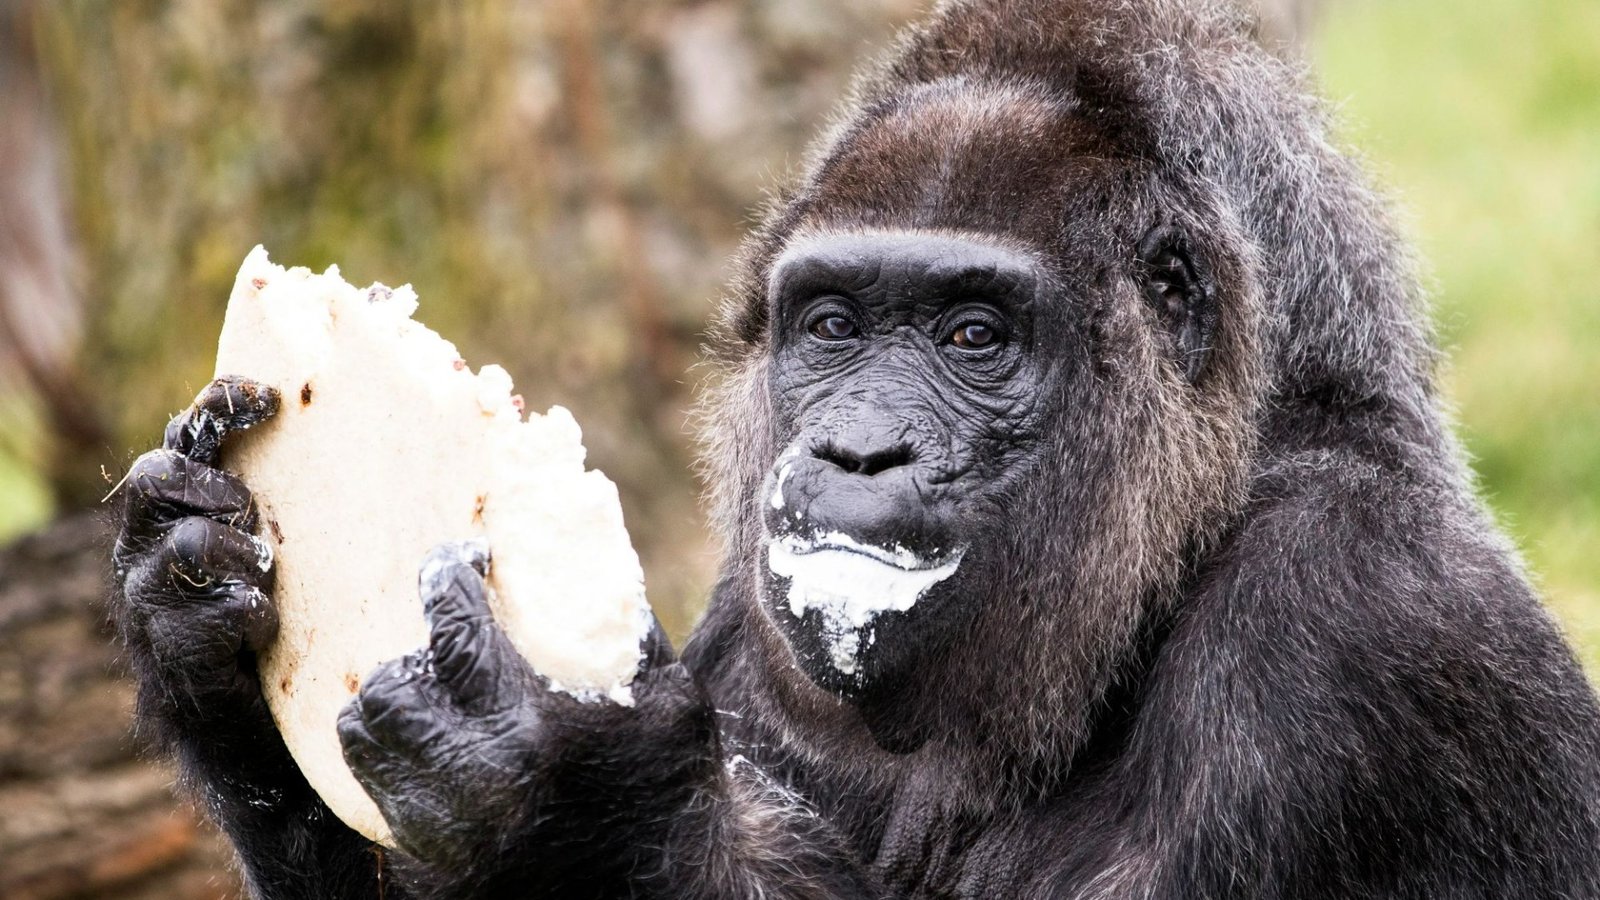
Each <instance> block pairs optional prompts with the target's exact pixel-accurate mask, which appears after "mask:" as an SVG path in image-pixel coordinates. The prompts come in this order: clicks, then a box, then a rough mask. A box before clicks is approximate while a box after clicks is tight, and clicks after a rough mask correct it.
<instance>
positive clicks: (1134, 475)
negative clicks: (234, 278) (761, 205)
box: [114, 0, 1600, 900]
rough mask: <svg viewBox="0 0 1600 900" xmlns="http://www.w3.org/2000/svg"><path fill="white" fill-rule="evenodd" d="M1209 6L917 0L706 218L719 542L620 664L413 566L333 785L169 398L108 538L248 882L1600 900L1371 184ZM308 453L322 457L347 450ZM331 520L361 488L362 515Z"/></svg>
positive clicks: (1535, 666)
mask: <svg viewBox="0 0 1600 900" xmlns="http://www.w3.org/2000/svg"><path fill="white" fill-rule="evenodd" d="M1247 34H1248V28H1247V23H1244V22H1241V21H1239V18H1238V16H1237V14H1236V13H1234V12H1232V11H1230V9H1229V8H1228V7H1227V5H1226V4H1224V3H1222V2H1216V3H1208V2H1204V0H1194V2H1178V0H1055V2H1050V0H955V2H947V3H944V4H943V5H941V6H940V7H938V8H937V9H936V10H935V11H934V12H933V13H932V15H931V16H930V17H929V19H928V20H927V21H926V22H925V23H924V24H922V25H920V26H918V27H915V28H913V29H912V30H910V31H909V32H908V33H907V34H906V35H905V36H904V37H903V38H902V39H901V41H900V43H899V44H898V46H897V48H896V49H895V51H894V52H893V53H892V54H891V55H890V57H889V58H888V59H887V61H886V62H884V63H883V64H881V65H880V66H879V67H877V68H876V69H874V70H872V71H871V72H869V73H868V74H866V75H865V76H864V77H863V78H862V79H861V80H860V81H859V82H858V84H857V87H856V89H855V91H854V94H853V96H852V98H851V99H850V101H849V102H848V104H847V106H846V108H845V113H844V115H842V116H841V117H840V118H839V119H838V121H837V123H836V124H835V125H834V127H832V128H831V130H830V131H829V132H828V133H827V134H826V135H825V136H824V137H823V139H822V140H821V141H820V142H819V144H818V145H817V146H816V148H815V149H814V152H813V154H812V156H811V157H810V159H809V161H808V163H807V164H806V166H805V167H804V171H803V172H802V173H801V174H800V176H799V177H798V178H797V180H796V181H795V182H794V184H792V185H791V186H790V187H789V188H788V189H787V190H786V192H784V193H782V194H781V195H779V196H777V197H776V198H775V199H774V201H773V203H772V206H771V208H770V210H769V211H768V213H767V215H766V217H765V220H764V221H763V222H762V224H760V225H759V226H758V227H757V228H756V229H755V231H754V232H753V234H752V235H751V236H750V237H749V238H748V240H747V241H746V243H745V245H744V247H743V249H742V251H741V257H740V260H741V261H740V265H739V269H738V274H737V276H736V277H735V278H734V280H733V282H732V284H731V286H730V289H729V293H728V299H727V300H726V302H725V303H724V305H723V308H722V310H721V314H720V317H719V318H718V320H717V321H716V324H715V326H714V330H713V335H712V338H711V342H710V346H709V349H708V354H709V356H710V358H711V360H712V363H713V365H714V366H715V367H716V372H717V378H716V380H715V383H714V385H713V386H712V387H711V388H710V389H709V391H708V393H707V396H706V398H705V404H704V420H705V429H704V431H705V434H706V435H707V439H706V440H707V443H706V453H705V456H706V460H707V463H706V469H707V475H708V480H709V482H710V485H711V493H712V499H711V502H712V504H713V506H714V515H715V519H716V523H717V527H718V528H719V529H720V531H721V535H722V537H723V539H724V541H725V546H726V555H725V557H724V560H723V563H722V567H721V571H720V575H719V579H718V581H717V583H716V586H715V589H714V592H713V596H712V598H711V601H710V606H709V609H708V611H707V612H706V614H705V616H704V619H703V621H702V622H701V623H700V624H699V626H698V629H697V630H696V632H695V634H694V635H693V637H691V638H690V639H689V641H688V643H687V645H686V646H685V648H684V649H683V651H682V653H681V654H679V653H676V652H675V651H674V650H673V648H672V647H671V646H670V645H669V644H668V643H667V641H666V640H665V639H664V638H662V637H661V636H660V635H659V634H657V635H655V636H654V637H653V638H652V640H651V641H650V642H649V643H650V646H649V647H648V649H647V652H646V653H645V654H644V656H645V659H644V660H643V662H642V663H641V669H640V671H639V674H638V676H637V681H636V697H637V703H636V705H635V706H633V707H622V706H619V705H615V704H610V703H583V702H580V701H578V700H575V699H573V698H571V697H569V696H567V695H565V694H560V693H557V692H553V691H551V690H548V689H546V686H545V685H544V683H543V682H542V681H541V679H540V678H539V676H538V675H537V674H535V673H534V672H532V671H531V670H530V669H529V668H528V667H527V666H526V665H525V664H524V663H523V662H522V661H521V659H520V658H519V657H518V656H517V655H516V653H515V652H514V651H513V650H511V649H510V647H509V645H508V643H507V642H506V639H505V637H504V636H503V635H502V634H501V633H500V632H499V631H498V630H497V629H496V627H495V625H494V624H493V622H492V621H491V620H490V619H489V617H488V613H487V608H486V606H485V605H484V594H485V587H484V582H483V577H482V575H483V573H484V571H485V567H486V565H487V564H488V561H487V560H486V559H484V558H483V556H482V555H481V554H478V553H474V552H471V551H470V549H467V548H463V547H444V548H441V549H440V550H438V551H436V553H435V554H434V555H433V556H432V557H430V560H429V562H428V565H425V566H424V571H425V572H427V573H428V574H427V575H426V576H425V577H423V578H422V579H421V586H420V591H421V595H422V597H421V599H422V602H423V603H424V604H425V607H426V610H427V612H428V617H429V620H430V623H431V629H432V638H431V642H430V645H429V646H428V647H426V648H422V649H420V650H419V651H418V652H417V653H415V654H412V655H411V656H408V657H406V658H404V659H400V660H396V661H394V662H392V663H389V664H387V665H386V666H384V667H383V668H381V669H379V670H378V671H377V672H375V673H373V674H372V675H370V676H369V677H368V678H367V679H366V681H365V682H364V686H363V688H362V690H361V692H360V694H359V695H358V696H357V697H356V698H355V699H353V700H352V702H351V705H350V706H349V707H348V708H347V709H346V710H345V711H344V713H343V714H342V716H341V717H340V720H339V723H338V727H339V732H340V736H341V739H342V741H343V744H344V748H345V753H346V758H347V760H348V762H349V764H350V766H351V768H352V769H353V770H354V772H355V773H356V774H357V776H358V777H359V779H360V780H361V781H362V783H363V784H364V785H365V787H366V788H367V789H368V791H369V792H370V793H371V794H372V796H373V797H374V799H375V800H376V801H377V803H378V804H379V806H380V808H381V809H382V810H383V812H384V814H385V816H386V817H387V819H388V820H389V822H390V823H392V825H393V828H394V834H395V838H396V843H397V846H398V850H395V851H389V852H385V851H383V850H381V849H379V848H376V847H373V846H371V845H369V844H368V843H367V842H366V841H364V840H362V839H361V838H359V837H358V836H357V835H355V834H354V833H353V832H351V831H349V830H348V829H346V828H345V827H344V826H343V825H342V824H341V823H340V822H338V821H337V820H336V819H334V818H333V817H332V815H331V814H330V813H329V812H328V810H327V809H326V807H324V806H323V805H322V803H321V802H320V801H319V800H318V799H317V797H316V796H315V795H314V794H313V793H312V792H311V791H310V790H309V789H308V787H307V786H306V783H305V781H304V780H303V779H302V778H301V776H300V775H299V773H298V771H297V770H296V768H295V766H294V764H293V762H292V761H291V760H290V758H289V757H288V755H287V754H286V753H285V751H284V748H283V744H282V742H281V740H280V739H279V738H278V737H277V734H276V732H275V731H274V729H273V726H272V723H271V721H270V719H269V717H268V716H267V714H266V712H265V711H264V708H263V703H262V701H261V697H260V693H259V690H258V685H257V682H256V680H255V678H256V676H255V669H254V663H253V660H254V654H255V652H256V651H257V650H258V649H259V648H260V647H262V646H263V644H264V643H265V642H266V641H269V640H270V639H271V636H272V633H273V628H274V619H273V613H272V606H271V601H270V596H271V573H270V571H269V572H262V571H260V570H259V568H258V566H257V562H258V557H257V554H256V551H255V549H254V546H253V545H252V543H251V540H250V536H249V532H250V531H251V530H252V529H254V528H255V526H256V514H255V511H254V509H253V507H252V504H251V501H250V494H249V492H248V490H247V488H246V486H245V485H243V484H241V483H240V482H239V481H238V479H236V478H235V477H234V476H232V475H229V474H227V473H224V472H221V471H219V470H218V469H217V468H215V466H216V463H217V449H218V446H219V444H220V443H221V442H222V441H223V440H224V439H225V437H226V435H227V434H228V433H229V432H230V431H233V430H236V429H239V428H245V427H249V426H250V425H252V424H254V423H256V422H259V421H260V420H262V419H263V418H265V417H266V416H269V415H271V414H272V412H273V410H274V409H275V404H276V398H275V397H274V396H273V394H272V393H271V392H270V391H268V390H263V389H262V388H261V387H260V386H258V385H255V384H253V383H251V382H249V381H246V380H243V379H223V380H221V381H219V382H217V383H215V384H213V385H212V386H211V387H209V388H208V389H207V390H206V391H205V392H204V393H203V394H202V395H201V396H200V397H199V398H198V399H197V401H196V403H195V404H194V406H192V407H191V408H190V409H189V410H188V411H187V412H186V413H184V414H183V415H181V416H180V417H179V418H178V419H177V420H175V421H174V422H173V424H172V425H171V426H169V429H168V433H167V438H166V442H165V446H164V448H163V449H160V450H156V451H152V452H151V453H149V454H146V455H145V456H143V457H141V458H140V459H139V460H138V462H137V463H136V465H135V467H134V471H133V473H132V476H131V478H130V479H129V482H128V484H129V488H128V491H127V502H126V513H125V518H124V520H123V531H122V533H121V536H120V538H119V541H118V543H117V546H116V548H115V551H114V556H115V563H116V567H117V574H118V578H119V585H120V590H119V596H118V606H119V610H120V612H119V623H120V628H121V632H122V635H123V638H124V640H125V641H126V644H127V647H128V652H129V654H130V656H131V658H132V662H133V664H134V667H135V670H136V672H137V676H138V678H139V681H140V686H141V709H142V714H143V716H144V717H145V718H146V719H147V720H149V721H150V722H151V723H153V724H154V725H155V726H156V728H157V730H158V731H159V734H160V736H161V738H162V740H163V742H164V746H165V747H167V748H168V749H169V750H170V752H172V753H173V754H175V755H176V756H177V758H178V759H179V760H180V761H181V764H182V766H183V769H184V771H185V772H186V773H187V777H188V780H189V782H190V783H191V785H192V786H193V788H194V789H195V790H196V791H197V793H198V795H199V797H201V798H202V800H203V802H204V804H205V806H206V808H207V810H208V811H209V813H210V815H211V816H212V817H213V818H214V819H215V821H216V822H217V823H218V824H219V825H220V826H221V828H222V829H223V830H224V831H225V832H226V833H227V834H228V836H229V837H230V838H231V839H232V841H233V843H234V844H235V846H236V847H237V849H238V854H239V857H240V860H241V863H242V866H243V869H244V871H245V873H246V877H247V879H248V881H249V884H250V886H251V889H252V890H253V891H254V892H255V894H256V895H257V896H259V897H263V898H281V897H303V898H313V897H315V898H356V897H388V898H403V897H415V898H446V897H627V896H634V897H670V898H681V897H728V898H746V897H750V898H754V897H817V898H869V897H870V898H887V897H982V898H996V897H1063V898H1081V900H1089V898H1135V897H1136V898H1151V900H1155V898H1285V900H1287V898H1295V900H1309V898H1350V897H1373V898H1377V897H1383V898H1446V897H1448V898H1556V897H1566V898H1592V897H1600V710H1597V704H1596V698H1595V695H1594V693H1593V690H1592V689H1591V687H1590V686H1589V684H1588V683H1587V682H1586V681H1585V678H1584V675H1583V673H1582V672H1581V670H1580V669H1579V667H1578V665H1577V664H1576V663H1575V661H1574V658H1573V656H1572V653H1571V652H1570V650H1569V649H1568V648H1567V646H1566V645H1565V644H1564V643H1563V640H1562V638H1561V636H1560V634H1559V632H1558V630H1557V628H1556V627H1555V625H1554V624H1553V623H1552V621H1551V619H1550V617H1549V616H1548V615H1547V614H1546V613H1545V612H1544V611H1543V610H1542V609H1541V607H1540V604H1539V602H1538V599H1537V598H1536V596H1535V594H1534V592H1533V591H1532V590H1531V588H1530V587H1529V584H1528V581H1527V578H1526V576H1525V575H1524V574H1523V572H1522V569H1521V567H1520V564H1519V562H1518V561H1517V558H1516V556H1515V554H1514V552H1513V551H1512V550H1511V548H1510V547H1509V545H1508V543H1507V541H1506V540H1505V538H1503V537H1502V536H1501V535H1500V534H1499V532H1497V530H1496V529H1495V527H1494V525H1493V524H1492V522H1491V521H1490V517H1489V516H1488V514H1487V513H1486V512H1485V510H1484V509H1483V507H1482V504H1481V502H1480V501H1479V499H1478V498H1477V497H1476V495H1475V493H1474V490H1473V487H1472V483H1471V477H1470V475H1469V473H1468V471H1467V468H1466V465H1465V463H1464V461H1463V458H1462V456H1463V455H1462V453H1461V451H1460V449H1459V447H1458V446H1457V444H1456V443H1455V441H1454V439H1453V438H1452V436H1451V434H1450V432H1449V429H1448V422H1447V419H1446V416H1445V414H1444V413H1443V411H1442V410H1441V403H1440V400H1439V398H1438V395H1437V388H1436V385H1435V383H1434V379H1433V369H1434V367H1435V364H1436V359H1437V358H1436V353H1435V351H1434V349H1433V348H1432V344H1431V337H1430V335H1429V332H1428V329H1427V326H1426V324H1425V317H1424V314H1423V311H1422V309H1421V305H1422V304H1421V291H1420V290H1419V287H1418V279H1417V278H1416V276H1415V274H1414V272H1413V270H1412V266H1411V263H1410V260H1409V258H1408V255H1407V252H1406V250H1405V248H1404V246H1403V244H1402V242H1401V241H1400V240H1399V238H1398V237H1397V236H1396V233H1395V231H1394V228H1393V226H1392V225H1391V222H1390V218H1389V214H1388V213H1387V211H1386V209H1385V206H1384V204H1383V202H1382V201H1381V200H1380V198H1378V197H1377V196H1376V195H1375V194H1374V193H1373V191H1372V190H1371V188H1369V187H1368V185H1367V183H1366V181H1365V180H1364V177H1363V176H1362V174H1361V173H1360V171H1359V170H1358V168H1357V167H1356V166H1355V165H1354V164H1353V163H1352V162H1351V161H1350V160H1348V159H1346V158H1344V157H1343V156H1341V155H1340V154H1339V153H1338V152H1337V151H1336V150H1335V149H1334V148H1333V147H1332V144H1331V139H1330V138H1329V135H1328V126H1327V124H1326V121H1325V118H1324V114H1323V112H1322V109H1321V107H1320V106H1319V105H1318V104H1317V103H1316V102H1314V101H1312V100H1310V99H1308V98H1307V96H1306V95H1305V94H1304V93H1303V91H1302V89H1301V87H1300V78H1299V75H1298V73H1297V72H1296V71H1294V70H1293V68H1292V67H1290V66H1288V65H1286V64H1285V63H1283V62H1282V61H1280V60H1277V59H1275V58H1273V57H1272V56H1271V55H1269V54H1267V53H1265V52H1263V51H1262V50H1260V49H1258V48H1257V47H1256V46H1255V45H1254V44H1252V42H1251V41H1250V40H1249V38H1248V37H1247ZM359 464H360V463H359V461H352V465H359ZM373 527H381V524H380V523H374V525H373Z"/></svg>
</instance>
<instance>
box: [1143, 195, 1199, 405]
mask: <svg viewBox="0 0 1600 900" xmlns="http://www.w3.org/2000/svg"><path fill="white" fill-rule="evenodd" d="M1138 257H1139V269H1140V275H1141V283H1142V285H1143V287H1144V296H1145V300H1146V301H1147V302H1149V304H1150V306H1151V308H1153V309H1154V310H1155V311H1156V315H1157V316H1158V317H1159V318H1160V320H1161V322H1162V324H1164V325H1165V326H1166V328H1167V331H1168V332H1169V333H1170V334H1171V335H1172V341H1173V347H1174V351H1175V353H1176V361H1177V363H1178V369H1179V370H1180V371H1182V372H1183V375H1184V377H1185V378H1187V379H1188V380H1189V383H1190V384H1193V383H1194V382H1195V381H1196V380H1198V379H1199V377H1200V374H1201V372H1203V371H1204V370H1205V363H1206V356H1207V353H1208V351H1209V350H1210V348H1211V335H1212V332H1213V331H1214V330H1215V329H1216V324H1217V304H1216V291H1215V285H1214V283H1213V281H1212V279H1211V272H1210V269H1209V267H1208V266H1206V262H1205V259H1204V258H1202V256H1201V255H1200V254H1197V253H1196V252H1195V251H1194V249H1193V244H1192V243H1191V242H1190V240H1189V238H1188V235H1187V234H1185V233H1184V230H1183V228H1182V227H1181V226H1179V225H1176V224H1173V223H1170V222H1163V223H1161V224H1159V225H1156V226H1155V227H1154V228H1152V229H1150V232H1149V233H1148V234H1146V235H1145V236H1144V239H1143V240H1141V241H1139V248H1138Z"/></svg>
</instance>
